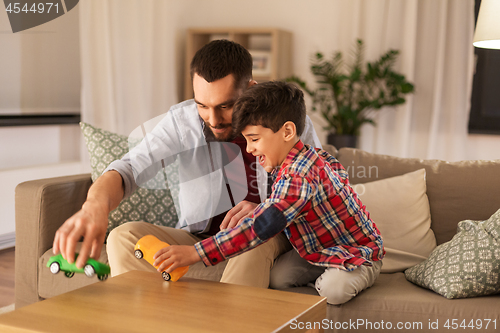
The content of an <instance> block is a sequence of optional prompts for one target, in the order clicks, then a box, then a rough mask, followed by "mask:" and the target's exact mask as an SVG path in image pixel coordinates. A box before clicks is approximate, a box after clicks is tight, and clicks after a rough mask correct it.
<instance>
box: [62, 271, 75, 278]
mask: <svg viewBox="0 0 500 333" xmlns="http://www.w3.org/2000/svg"><path fill="white" fill-rule="evenodd" d="M73 275H75V272H64V276H66V277H67V278H72V277H73Z"/></svg>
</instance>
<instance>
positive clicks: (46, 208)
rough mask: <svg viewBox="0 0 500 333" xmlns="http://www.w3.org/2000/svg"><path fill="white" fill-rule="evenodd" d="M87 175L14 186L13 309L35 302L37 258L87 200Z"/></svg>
mask: <svg viewBox="0 0 500 333" xmlns="http://www.w3.org/2000/svg"><path fill="white" fill-rule="evenodd" d="M91 183H92V180H91V178H90V174H83V175H75V176H67V177H57V178H48V179H39V180H33V181H28V182H24V183H21V184H19V185H18V186H17V187H16V196H15V202H16V255H15V256H16V258H15V262H16V267H15V274H16V277H15V295H16V296H15V297H16V308H19V307H22V306H25V305H28V304H31V303H34V302H37V301H39V300H40V298H39V295H38V259H39V258H40V257H41V256H42V255H43V253H44V252H46V251H47V250H48V249H50V248H51V247H52V242H53V240H54V235H55V232H56V230H57V229H58V228H59V226H61V225H62V224H63V223H64V221H66V219H68V218H69V217H70V216H71V215H73V214H74V213H76V212H77V211H78V210H79V209H80V208H81V207H82V204H83V202H84V201H85V199H86V198H87V192H88V189H89V187H90V185H91Z"/></svg>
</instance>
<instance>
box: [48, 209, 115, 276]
mask: <svg viewBox="0 0 500 333" xmlns="http://www.w3.org/2000/svg"><path fill="white" fill-rule="evenodd" d="M107 227H108V214H107V210H106V209H105V208H104V207H102V204H99V203H96V202H89V201H86V202H85V204H84V205H83V206H82V209H81V210H80V211H78V212H77V213H76V214H75V215H73V216H72V217H70V218H69V219H68V220H66V222H64V224H63V225H62V226H61V227H60V228H59V229H58V230H57V232H56V235H55V238H54V244H53V252H54V254H58V253H59V252H61V254H62V256H63V258H64V259H66V260H67V261H68V262H69V263H72V262H74V261H75V249H76V243H77V242H78V241H79V240H80V238H82V237H83V244H82V248H81V250H80V253H79V255H78V258H77V262H76V267H78V268H82V267H83V266H84V265H85V263H86V262H87V259H88V257H89V256H90V257H91V258H94V259H96V260H97V259H99V256H100V254H101V249H102V245H103V244H104V238H105V237H106V229H107Z"/></svg>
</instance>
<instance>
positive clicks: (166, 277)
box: [161, 272, 172, 281]
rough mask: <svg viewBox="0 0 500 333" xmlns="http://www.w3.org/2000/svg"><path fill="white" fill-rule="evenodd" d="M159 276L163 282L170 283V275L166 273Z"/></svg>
mask: <svg viewBox="0 0 500 333" xmlns="http://www.w3.org/2000/svg"><path fill="white" fill-rule="evenodd" d="M161 276H162V277H163V280H165V281H170V279H171V278H172V277H171V276H170V274H168V273H167V272H163V273H161Z"/></svg>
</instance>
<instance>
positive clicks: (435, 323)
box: [325, 272, 500, 333]
mask: <svg viewBox="0 0 500 333" xmlns="http://www.w3.org/2000/svg"><path fill="white" fill-rule="evenodd" d="M499 300H500V297H498V296H485V297H480V298H469V299H455V300H449V299H447V298H444V297H442V296H440V295H438V294H436V293H434V292H432V291H430V290H427V289H423V288H421V287H419V286H416V285H414V284H412V283H411V282H408V281H407V280H406V279H405V275H404V273H401V272H398V273H392V274H380V276H379V277H378V279H377V280H376V281H375V284H374V285H373V286H372V287H370V288H368V289H366V290H364V291H362V292H361V293H360V294H359V295H357V296H356V297H354V298H353V299H351V300H350V301H349V302H347V303H344V304H342V305H339V306H333V305H329V306H328V307H327V318H328V320H329V321H331V322H333V325H342V324H343V323H346V324H343V325H344V329H339V330H332V331H335V332H337V331H338V332H342V333H344V332H392V331H394V332H400V331H404V332H450V331H462V332H469V331H470V332H474V331H480V332H497V331H498V327H499V324H498V321H499V319H500V317H499V313H498V303H499ZM495 319H496V323H494V322H493V320H495ZM471 320H472V321H473V324H474V327H475V328H477V329H474V330H472V329H469V328H470V327H467V329H465V330H464V329H463V328H461V327H459V329H458V330H457V329H451V327H452V325H453V324H454V323H457V322H458V325H460V324H461V323H462V322H463V321H465V325H466V326H467V325H469V323H470V322H471ZM353 323H354V324H353ZM382 323H383V325H384V326H383V328H382V326H381V325H382ZM446 324H447V325H449V326H448V327H450V329H448V328H446V326H445V325H446ZM487 324H488V327H487V328H486V325H487ZM398 325H399V326H398ZM429 325H432V326H431V327H429ZM480 325H481V327H480ZM333 328H335V326H334V327H333ZM337 328H339V327H337ZM479 328H480V329H479ZM325 331H326V330H325Z"/></svg>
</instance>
